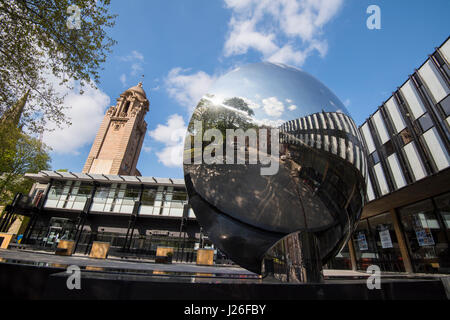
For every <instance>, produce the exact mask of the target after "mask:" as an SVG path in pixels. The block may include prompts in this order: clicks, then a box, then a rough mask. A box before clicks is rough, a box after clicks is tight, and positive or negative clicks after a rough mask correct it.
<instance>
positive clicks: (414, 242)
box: [353, 193, 450, 273]
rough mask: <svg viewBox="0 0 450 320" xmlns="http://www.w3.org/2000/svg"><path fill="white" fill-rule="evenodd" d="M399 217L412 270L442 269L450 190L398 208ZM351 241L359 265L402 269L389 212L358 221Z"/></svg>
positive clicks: (449, 234) (445, 258)
mask: <svg viewBox="0 0 450 320" xmlns="http://www.w3.org/2000/svg"><path fill="white" fill-rule="evenodd" d="M398 217H399V222H400V223H401V225H402V228H401V229H402V232H403V234H404V237H405V240H406V245H407V249H408V251H409V256H410V258H411V262H412V265H413V267H414V269H415V270H414V271H415V272H427V273H428V272H442V271H443V268H446V265H447V264H448V250H449V237H450V194H448V193H447V194H444V195H441V196H438V197H435V198H433V199H427V200H424V201H421V202H418V203H414V204H411V205H408V206H406V207H403V208H400V209H399V210H398ZM353 243H354V247H355V253H356V259H357V264H358V269H361V270H366V269H367V267H368V266H369V265H372V264H376V265H379V266H380V267H381V268H382V270H384V271H405V270H404V264H403V260H402V258H401V252H400V246H399V244H398V240H397V236H396V233H395V229H394V223H393V220H392V216H391V214H390V213H384V214H381V215H377V216H375V217H372V218H369V219H365V220H362V221H360V222H359V224H358V227H357V229H356V231H355V232H354V234H353ZM447 272H448V271H447Z"/></svg>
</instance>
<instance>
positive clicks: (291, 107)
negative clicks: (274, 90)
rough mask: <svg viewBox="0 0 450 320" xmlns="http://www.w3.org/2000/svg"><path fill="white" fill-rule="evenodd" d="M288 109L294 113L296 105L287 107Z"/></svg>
mask: <svg viewBox="0 0 450 320" xmlns="http://www.w3.org/2000/svg"><path fill="white" fill-rule="evenodd" d="M288 109H289V110H290V111H294V110H297V106H296V105H294V104H293V105H290V106H289V107H288Z"/></svg>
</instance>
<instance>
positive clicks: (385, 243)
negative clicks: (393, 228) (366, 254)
mask: <svg viewBox="0 0 450 320" xmlns="http://www.w3.org/2000/svg"><path fill="white" fill-rule="evenodd" d="M380 240H381V247H382V248H383V249H388V248H393V245H392V239H391V235H390V233H389V230H383V231H380Z"/></svg>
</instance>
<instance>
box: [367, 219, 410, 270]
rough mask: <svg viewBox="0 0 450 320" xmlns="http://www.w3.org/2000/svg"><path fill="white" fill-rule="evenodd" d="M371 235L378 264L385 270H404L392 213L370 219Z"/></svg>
mask: <svg viewBox="0 0 450 320" xmlns="http://www.w3.org/2000/svg"><path fill="white" fill-rule="evenodd" d="M368 225H369V228H370V235H371V236H372V237H373V241H374V244H375V246H376V250H377V254H378V265H379V266H380V269H381V270H383V271H394V272H404V271H405V268H404V264H403V260H402V256H401V253H400V247H399V245H398V241H397V236H396V234H395V230H394V224H393V222H392V217H391V214H390V213H384V214H380V215H377V216H375V217H372V218H369V219H368Z"/></svg>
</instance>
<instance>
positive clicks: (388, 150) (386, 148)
mask: <svg viewBox="0 0 450 320" xmlns="http://www.w3.org/2000/svg"><path fill="white" fill-rule="evenodd" d="M383 152H384V155H385V157H389V156H390V155H391V154H393V153H394V152H395V150H394V144H393V143H392V141H391V140H389V141H388V142H386V143H385V144H384V145H383Z"/></svg>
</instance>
